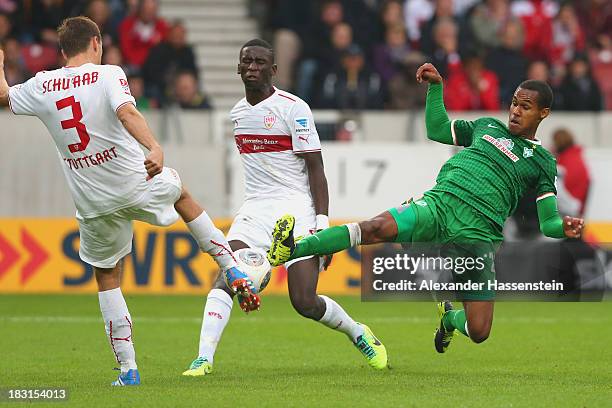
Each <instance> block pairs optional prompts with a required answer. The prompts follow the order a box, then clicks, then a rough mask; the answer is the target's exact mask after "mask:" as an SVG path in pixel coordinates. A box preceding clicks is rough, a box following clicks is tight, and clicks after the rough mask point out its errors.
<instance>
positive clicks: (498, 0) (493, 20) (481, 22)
mask: <svg viewBox="0 0 612 408" xmlns="http://www.w3.org/2000/svg"><path fill="white" fill-rule="evenodd" d="M515 20H517V18H516V17H514V16H513V15H512V14H511V13H510V4H509V1H508V0H485V1H484V2H483V3H481V4H479V5H478V6H476V8H475V9H474V11H473V12H472V15H471V16H470V18H469V27H470V29H471V31H472V33H473V35H474V39H475V40H476V41H477V42H478V44H479V45H480V46H481V47H487V48H493V47H498V46H500V45H501V42H502V32H503V30H504V28H505V27H506V25H507V24H508V23H510V22H515ZM519 34H520V35H521V37H523V36H524V35H523V27H522V25H521V26H520V30H519ZM522 45H523V44H522V41H521V46H522Z"/></svg>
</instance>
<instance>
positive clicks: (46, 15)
mask: <svg viewBox="0 0 612 408" xmlns="http://www.w3.org/2000/svg"><path fill="white" fill-rule="evenodd" d="M75 3H76V1H74V0H72V1H64V0H32V2H31V5H30V7H29V9H30V13H31V15H30V22H31V31H32V33H33V35H34V40H36V41H38V42H43V43H48V44H53V45H55V44H57V41H58V36H57V27H58V26H59V25H60V24H61V22H62V20H63V19H64V18H65V17H67V16H69V15H70V11H71V10H72V7H73V6H74V4H75Z"/></svg>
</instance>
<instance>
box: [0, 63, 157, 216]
mask: <svg viewBox="0 0 612 408" xmlns="http://www.w3.org/2000/svg"><path fill="white" fill-rule="evenodd" d="M126 103H132V104H135V101H134V97H132V95H131V94H130V89H129V86H128V83H127V78H126V77H125V73H124V72H123V70H122V69H121V68H120V67H118V66H114V65H95V64H84V65H81V66H79V67H64V68H60V69H56V70H53V71H42V72H39V73H38V74H36V76H35V77H34V78H31V79H30V80H28V81H27V82H25V83H23V84H19V85H15V86H13V87H11V88H10V90H9V105H10V108H11V110H12V111H13V112H14V113H15V114H17V115H31V116H37V117H38V118H39V119H40V120H41V121H42V122H43V123H44V124H45V126H46V127H47V129H48V130H49V133H51V136H52V137H53V140H54V141H55V145H56V146H57V152H58V154H59V158H60V160H61V166H62V168H63V170H64V174H65V176H66V180H67V181H68V185H69V187H70V191H71V192H72V198H73V200H74V203H75V205H76V208H77V212H78V215H80V216H81V217H83V218H92V217H96V216H100V215H105V214H110V213H112V212H115V211H117V210H119V209H122V208H125V207H129V206H131V205H134V204H136V203H137V202H138V201H139V199H140V198H141V197H142V196H143V194H144V192H145V191H146V190H147V186H148V184H147V181H146V177H147V173H146V170H145V167H144V160H145V157H144V153H143V151H142V149H141V148H140V145H139V144H138V142H137V141H136V140H135V139H134V138H133V137H132V136H131V135H130V134H129V133H128V131H127V130H126V129H125V128H124V127H123V125H122V124H121V122H120V121H119V119H118V118H117V114H116V112H117V109H119V107H121V106H122V105H124V104H126ZM41 171H44V169H41Z"/></svg>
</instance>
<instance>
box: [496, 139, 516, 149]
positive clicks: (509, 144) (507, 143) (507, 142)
mask: <svg viewBox="0 0 612 408" xmlns="http://www.w3.org/2000/svg"><path fill="white" fill-rule="evenodd" d="M497 140H499V142H500V143H501V144H503V145H504V146H506V149H508V150H512V148H513V147H514V142H513V141H512V140H510V139H507V138H505V137H502V138H499V139H497Z"/></svg>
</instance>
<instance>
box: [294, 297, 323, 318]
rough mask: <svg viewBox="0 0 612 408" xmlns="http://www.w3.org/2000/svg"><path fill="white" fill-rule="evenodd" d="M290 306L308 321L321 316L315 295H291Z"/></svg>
mask: <svg viewBox="0 0 612 408" xmlns="http://www.w3.org/2000/svg"><path fill="white" fill-rule="evenodd" d="M290 298H291V305H292V306H293V308H294V309H295V311H296V312H298V313H299V314H300V315H301V316H304V317H306V318H308V319H314V320H318V319H320V318H321V316H322V315H323V313H322V310H321V305H320V302H319V299H318V296H316V294H313V295H312V296H310V295H305V294H300V295H291V296H290Z"/></svg>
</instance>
